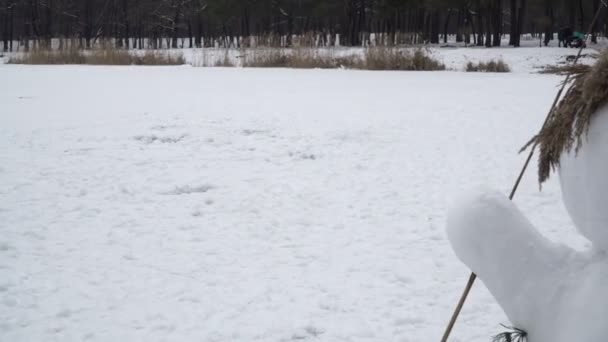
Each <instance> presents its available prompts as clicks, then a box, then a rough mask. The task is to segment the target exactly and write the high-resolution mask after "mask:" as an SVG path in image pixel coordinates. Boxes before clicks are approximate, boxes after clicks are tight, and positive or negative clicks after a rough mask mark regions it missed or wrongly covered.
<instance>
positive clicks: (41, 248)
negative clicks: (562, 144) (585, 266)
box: [0, 49, 586, 342]
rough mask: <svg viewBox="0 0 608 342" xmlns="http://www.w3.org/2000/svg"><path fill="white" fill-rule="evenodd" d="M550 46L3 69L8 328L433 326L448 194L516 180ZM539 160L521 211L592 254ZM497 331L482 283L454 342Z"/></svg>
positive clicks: (439, 314)
mask: <svg viewBox="0 0 608 342" xmlns="http://www.w3.org/2000/svg"><path fill="white" fill-rule="evenodd" d="M551 50H555V51H553V52H551V53H555V54H556V56H558V55H560V54H561V55H562V56H563V54H565V53H572V52H573V50H566V49H519V50H513V49H502V50H499V49H493V50H478V49H471V50H470V51H502V52H500V53H502V54H503V55H504V56H505V59H507V60H509V59H511V60H515V59H517V60H521V65H520V64H516V65H512V66H514V67H515V71H516V72H514V73H509V74H471V73H462V72H449V71H447V72H426V73H424V72H423V73H418V72H365V71H346V70H329V71H321V70H278V69H266V70H255V69H230V68H228V69H222V68H192V67H88V66H55V67H47V66H37V67H33V66H14V65H0V80H1V81H0V108H1V109H0V135H1V137H2V139H1V140H0V341H11V342H13V341H15V342H16V341H85V340H86V341H176V342H177V341H179V342H182V341H243V342H249V341H292V340H307V341H332V342H333V341H404V342H405V341H410V342H422V341H437V340H439V337H440V336H441V334H442V332H443V329H444V326H445V323H446V322H447V320H448V318H449V316H450V314H451V311H452V309H453V307H454V305H455V302H456V300H457V299H458V296H459V295H460V292H461V290H462V288H463V286H464V283H465V281H466V279H467V278H468V275H469V273H468V272H469V271H468V270H467V269H466V267H465V266H464V265H462V264H461V263H460V262H459V261H458V260H457V259H456V257H455V255H454V254H453V252H452V250H451V248H450V246H449V243H448V241H447V238H446V233H445V216H446V210H447V207H448V205H449V203H450V199H451V198H454V196H456V195H457V194H459V193H461V192H462V191H464V190H466V189H469V188H471V187H473V186H474V185H476V184H479V183H484V184H488V185H490V186H493V187H496V188H498V189H501V190H502V191H504V192H507V191H508V190H509V188H510V186H511V184H512V182H513V181H514V177H515V175H516V173H517V171H518V169H519V168H520V166H521V163H522V162H523V156H522V155H518V154H517V151H518V149H519V147H520V146H521V145H522V144H523V143H525V142H526V141H527V139H528V138H529V137H530V136H531V135H532V134H533V133H534V132H535V131H536V130H537V129H538V127H539V125H540V124H541V122H542V120H543V118H544V115H545V114H546V111H547V109H548V106H549V105H550V103H551V101H552V98H553V96H554V94H555V92H556V90H557V89H556V86H557V85H558V84H559V82H560V80H561V78H559V77H557V76H552V75H539V74H531V73H529V72H528V71H527V70H528V69H526V66H527V64H526V61H529V60H534V59H537V58H539V57H538V56H539V55H538V53H537V51H551ZM564 50H565V52H562V51H564ZM451 51H453V52H451V53H453V54H454V55H459V54H465V52H464V51H466V50H464V49H455V50H451ZM522 51H529V54H528V56H527V57H526V56H523V55H521V54H523V52H522ZM541 54H542V53H541ZM547 54H549V53H547ZM466 58H473V57H467V56H465V59H466ZM555 58H557V57H555ZM555 58H553V57H546V61H545V60H544V59H542V60H540V61H539V63H542V64H543V65H544V64H551V63H554V62H555ZM560 58H561V57H560ZM454 60H457V57H454ZM454 63H457V62H454ZM458 63H460V62H458ZM520 71H521V72H520ZM534 173H535V168H534V167H533V168H532V169H531V170H530V172H529V173H528V175H527V176H526V178H525V180H524V183H523V185H522V187H521V190H520V193H519V194H518V196H517V197H516V203H517V204H518V205H519V206H520V207H521V208H522V209H523V211H524V212H525V214H526V215H527V216H528V217H530V219H531V220H532V222H533V223H534V224H535V225H536V226H538V227H539V228H541V229H543V231H544V232H545V233H546V234H547V235H548V236H549V237H550V238H552V239H553V240H555V241H562V242H565V243H568V244H570V245H572V246H575V247H578V248H580V247H582V246H584V245H585V244H586V242H585V241H583V240H582V238H580V237H579V236H578V235H577V234H576V233H575V232H574V229H573V227H572V225H571V224H570V221H569V218H568V217H567V215H566V213H565V210H564V208H563V205H562V203H561V199H560V193H559V187H558V185H557V182H556V180H555V179H552V180H551V181H550V182H549V183H548V184H546V185H545V186H544V189H543V191H542V192H539V191H538V185H537V183H536V177H535V174H534ZM500 323H508V322H507V321H506V318H505V317H504V315H503V313H502V312H501V310H500V308H499V307H498V306H497V305H496V304H495V302H494V300H493V299H492V297H491V296H490V295H489V293H488V292H487V290H485V288H484V287H483V284H481V283H479V284H477V285H476V287H475V289H474V291H473V293H472V296H471V298H470V301H469V302H468V303H467V305H466V306H465V310H464V312H463V314H462V316H461V318H460V320H459V322H458V324H457V325H456V328H455V331H454V338H453V341H467V342H469V341H471V342H472V341H488V340H489V339H490V336H491V335H494V334H496V333H497V332H499V331H501V330H502V329H503V328H502V327H500V325H499V324H500Z"/></svg>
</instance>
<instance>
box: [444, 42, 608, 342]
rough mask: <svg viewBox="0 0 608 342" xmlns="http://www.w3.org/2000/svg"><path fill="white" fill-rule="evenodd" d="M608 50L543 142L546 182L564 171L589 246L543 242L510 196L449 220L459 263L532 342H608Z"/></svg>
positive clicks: (573, 91)
mask: <svg viewBox="0 0 608 342" xmlns="http://www.w3.org/2000/svg"><path fill="white" fill-rule="evenodd" d="M607 102H608V52H606V53H603V55H602V56H601V57H600V58H599V60H598V62H597V63H596V65H595V66H594V67H593V68H592V69H591V70H590V71H588V72H587V73H586V74H584V75H581V76H580V77H577V78H576V81H575V82H574V84H573V85H572V86H571V87H570V90H569V91H568V93H567V94H566V95H565V97H564V99H563V100H562V101H561V102H560V105H559V107H558V108H557V110H556V112H555V114H554V117H553V119H552V120H551V121H550V122H549V124H548V125H547V126H546V128H545V129H543V131H542V132H541V133H540V134H539V135H538V136H536V137H535V142H536V143H538V146H539V147H540V159H539V175H540V180H541V183H542V181H544V180H546V178H547V177H548V176H549V174H550V172H551V170H557V171H558V173H559V178H560V185H561V188H562V197H563V201H564V204H565V206H566V209H567V211H568V213H569V215H570V217H571V218H572V221H573V223H574V224H575V225H576V227H577V229H578V231H579V232H580V233H581V234H582V235H583V236H585V237H586V238H587V239H588V240H589V241H590V242H591V247H590V249H589V250H588V251H585V252H577V251H574V250H572V249H570V248H568V247H566V246H563V245H557V244H555V243H553V242H551V241H549V240H548V239H546V238H545V237H544V236H542V235H541V234H540V233H539V232H538V231H537V230H536V229H535V228H534V226H533V225H532V224H531V223H530V221H529V220H528V219H527V218H526V216H525V215H524V214H523V213H522V212H521V211H520V210H519V209H518V208H517V206H516V205H515V204H514V203H513V202H511V201H509V199H508V198H507V197H506V196H504V195H503V194H501V193H499V192H497V191H493V190H491V189H477V190H476V191H473V192H472V193H470V194H468V195H465V196H463V198H461V199H460V200H458V201H457V203H456V204H455V205H453V206H452V208H451V209H450V210H449V212H448V220H447V232H448V237H449V240H450V242H451V244H452V247H453V249H454V251H455V252H456V255H457V256H458V257H459V258H460V259H461V261H462V262H464V263H465V264H466V265H467V266H468V267H469V268H470V269H471V270H472V271H473V272H475V273H476V274H477V276H478V277H479V278H480V279H481V280H482V281H483V283H484V284H485V285H486V287H487V288H488V289H489V290H490V292H491V293H492V295H493V296H494V297H495V299H496V301H497V302H498V304H499V305H500V306H501V307H502V309H503V310H504V312H505V313H506V315H507V317H508V318H509V320H510V321H511V323H512V325H513V326H514V327H517V328H518V329H522V330H524V331H526V332H527V338H528V341H529V342H566V341H567V342H574V341H576V342H604V341H608V103H607Z"/></svg>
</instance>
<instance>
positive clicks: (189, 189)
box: [164, 184, 215, 195]
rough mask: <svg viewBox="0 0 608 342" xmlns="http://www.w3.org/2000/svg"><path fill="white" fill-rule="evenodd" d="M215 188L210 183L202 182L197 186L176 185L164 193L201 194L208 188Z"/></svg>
mask: <svg viewBox="0 0 608 342" xmlns="http://www.w3.org/2000/svg"><path fill="white" fill-rule="evenodd" d="M212 189H215V186H213V185H210V184H203V185H198V186H191V185H184V186H177V187H175V189H173V190H171V191H167V192H165V193H164V194H165V195H190V194H201V193H205V192H208V191H209V190H212Z"/></svg>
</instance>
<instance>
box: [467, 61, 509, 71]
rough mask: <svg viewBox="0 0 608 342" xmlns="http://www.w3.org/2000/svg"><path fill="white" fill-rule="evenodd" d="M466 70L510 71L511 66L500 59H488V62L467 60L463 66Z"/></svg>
mask: <svg viewBox="0 0 608 342" xmlns="http://www.w3.org/2000/svg"><path fill="white" fill-rule="evenodd" d="M465 71H466V72H510V71H511V68H509V65H508V64H507V63H505V62H504V61H503V60H502V59H498V60H490V61H488V62H478V63H473V62H468V63H467V65H466V66H465Z"/></svg>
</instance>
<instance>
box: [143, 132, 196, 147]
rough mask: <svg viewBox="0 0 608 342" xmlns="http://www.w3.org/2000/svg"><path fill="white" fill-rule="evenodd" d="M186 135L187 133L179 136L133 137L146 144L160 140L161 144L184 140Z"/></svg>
mask: <svg viewBox="0 0 608 342" xmlns="http://www.w3.org/2000/svg"><path fill="white" fill-rule="evenodd" d="M185 137H186V134H182V135H179V136H157V135H154V134H152V135H138V136H135V137H133V139H135V140H137V141H140V142H142V143H144V144H148V145H149V144H152V143H155V142H159V143H161V144H175V143H178V142H180V141H182V140H183V139H184V138H185Z"/></svg>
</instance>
